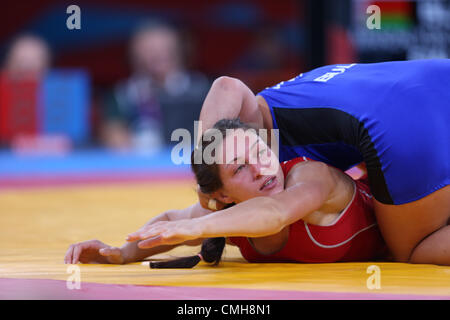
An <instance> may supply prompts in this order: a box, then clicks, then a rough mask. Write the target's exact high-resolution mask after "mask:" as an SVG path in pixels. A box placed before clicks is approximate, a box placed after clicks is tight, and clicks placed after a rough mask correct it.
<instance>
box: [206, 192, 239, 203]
mask: <svg viewBox="0 0 450 320" xmlns="http://www.w3.org/2000/svg"><path fill="white" fill-rule="evenodd" d="M211 196H212V197H213V198H214V199H216V200H218V201H220V202H222V203H225V204H229V203H233V202H234V200H233V199H231V198H230V197H229V196H228V195H226V194H225V193H223V192H222V191H216V192H213V193H212V194H211Z"/></svg>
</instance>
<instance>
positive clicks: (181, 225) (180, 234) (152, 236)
mask: <svg viewBox="0 0 450 320" xmlns="http://www.w3.org/2000/svg"><path fill="white" fill-rule="evenodd" d="M198 238H201V232H200V230H199V228H198V227H197V224H195V223H193V222H192V220H177V221H159V222H156V223H153V224H151V225H147V226H144V227H142V228H141V229H140V230H138V231H136V232H134V233H131V234H129V235H128V237H127V241H136V240H142V241H140V242H139V244H138V247H139V248H141V249H149V248H153V247H156V246H160V245H172V244H180V243H183V242H186V241H188V240H194V239H198Z"/></svg>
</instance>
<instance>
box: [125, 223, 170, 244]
mask: <svg viewBox="0 0 450 320" xmlns="http://www.w3.org/2000/svg"><path fill="white" fill-rule="evenodd" d="M165 225H167V221H158V222H156V223H152V224H151V225H148V226H144V227H143V228H141V229H140V230H138V231H136V232H133V233H130V234H129V235H128V236H127V238H126V240H127V241H128V242H133V241H136V240H143V239H146V238H148V237H150V236H153V235H156V234H157V233H155V232H159V231H160V230H162V229H161V228H163V227H164V226H165Z"/></svg>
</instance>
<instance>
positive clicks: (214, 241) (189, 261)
mask: <svg viewBox="0 0 450 320" xmlns="http://www.w3.org/2000/svg"><path fill="white" fill-rule="evenodd" d="M224 248H225V238H222V237H220V238H209V239H206V240H204V241H203V243H202V249H201V251H200V253H199V254H197V255H195V256H190V257H183V258H177V259H173V260H169V261H159V262H150V268H152V269H167V268H177V269H178V268H185V269H186V268H193V267H195V266H196V265H197V264H198V263H199V262H200V260H204V261H205V262H208V263H213V264H214V265H217V264H218V263H219V262H220V259H221V257H222V253H223V249H224Z"/></svg>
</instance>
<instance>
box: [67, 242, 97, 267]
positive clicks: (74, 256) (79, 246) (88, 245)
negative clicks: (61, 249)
mask: <svg viewBox="0 0 450 320" xmlns="http://www.w3.org/2000/svg"><path fill="white" fill-rule="evenodd" d="M103 246H105V244H103V243H102V242H100V241H98V240H89V241H85V242H80V243H75V244H72V245H70V246H69V249H68V250H67V252H66V255H65V256H64V263H65V264H75V263H78V262H80V256H81V255H82V254H83V251H84V250H88V249H94V250H95V249H97V250H98V249H100V248H102V247H103Z"/></svg>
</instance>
